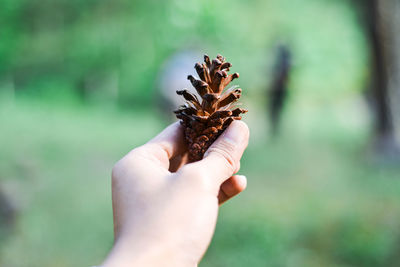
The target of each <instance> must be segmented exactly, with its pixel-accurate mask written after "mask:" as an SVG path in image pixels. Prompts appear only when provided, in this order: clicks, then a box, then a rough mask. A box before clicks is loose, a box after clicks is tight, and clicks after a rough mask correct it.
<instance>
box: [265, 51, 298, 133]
mask: <svg viewBox="0 0 400 267" xmlns="http://www.w3.org/2000/svg"><path fill="white" fill-rule="evenodd" d="M291 61H292V55H291V52H290V50H289V47H288V46H287V45H285V44H280V45H278V47H277V49H276V62H275V66H274V74H273V80H272V84H271V86H270V88H269V90H268V100H269V105H268V107H269V115H270V124H271V129H272V134H273V135H277V134H278V131H279V124H280V121H281V116H282V112H283V108H284V106H285V103H286V102H287V98H288V83H289V78H290V70H291Z"/></svg>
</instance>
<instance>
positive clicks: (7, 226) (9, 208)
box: [0, 188, 16, 245]
mask: <svg viewBox="0 0 400 267" xmlns="http://www.w3.org/2000/svg"><path fill="white" fill-rule="evenodd" d="M15 216H16V214H15V209H14V207H13V205H12V204H11V202H10V201H9V199H8V198H7V196H6V195H5V194H4V193H3V191H2V190H1V188H0V245H2V244H1V243H2V241H4V240H5V237H6V236H7V235H8V234H9V233H10V232H11V230H12V229H13V226H14V224H15Z"/></svg>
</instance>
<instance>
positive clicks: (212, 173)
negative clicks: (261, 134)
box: [191, 121, 249, 185]
mask: <svg viewBox="0 0 400 267" xmlns="http://www.w3.org/2000/svg"><path fill="white" fill-rule="evenodd" d="M248 142H249V127H248V126H247V125H246V123H244V122H242V121H233V122H232V123H231V125H229V127H228V128H227V129H226V130H225V131H224V132H223V133H222V135H221V136H220V137H218V139H217V140H216V141H215V142H214V143H213V144H212V145H211V146H210V148H209V149H208V150H207V151H206V153H205V154H204V157H203V159H202V160H201V161H198V162H195V163H193V164H191V165H192V166H191V167H192V168H193V169H195V170H196V169H197V168H199V170H202V173H205V174H206V176H208V177H209V178H210V179H211V180H212V181H215V182H217V183H218V185H221V184H222V183H223V182H224V181H225V180H226V179H228V178H229V177H231V176H232V175H233V174H235V173H236V172H238V171H239V168H240V158H241V157H242V155H243V152H244V150H245V149H246V147H247V145H248Z"/></svg>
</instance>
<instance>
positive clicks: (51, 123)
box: [0, 102, 400, 267]
mask: <svg viewBox="0 0 400 267" xmlns="http://www.w3.org/2000/svg"><path fill="white" fill-rule="evenodd" d="M254 114H256V113H255V112H253V115H251V114H249V115H248V117H247V120H248V123H249V125H250V128H251V130H252V138H251V142H250V146H249V149H248V150H247V151H246V153H245V155H244V157H243V160H242V169H241V173H243V174H245V175H246V176H247V177H248V188H247V189H246V191H245V192H243V193H242V194H241V195H240V196H238V197H237V198H236V199H234V200H232V201H230V202H229V203H227V204H225V205H224V206H223V207H222V208H221V212H220V218H219V221H218V225H217V229H216V234H215V237H214V239H213V241H212V244H211V246H210V248H209V250H208V252H207V254H206V255H205V258H204V260H203V262H202V263H201V264H200V266H233V267H235V266H311V267H312V266H396V263H397V262H399V261H400V253H399V252H400V204H399V203H400V179H399V178H400V170H399V169H397V168H395V167H386V168H384V167H380V166H377V165H374V164H373V163H372V162H371V161H369V160H368V157H366V156H365V154H366V153H365V147H366V144H367V141H368V135H367V134H366V128H365V127H359V128H356V129H355V130H354V129H353V130H351V131H350V130H348V128H346V127H342V126H343V125H341V124H340V120H328V121H329V123H326V122H325V124H321V123H324V122H323V121H324V120H322V119H321V118H318V117H314V118H312V119H309V120H307V121H305V122H304V123H303V124H304V125H305V126H304V128H307V129H308V128H310V129H311V130H309V131H308V132H307V131H296V130H293V129H291V127H296V123H295V120H294V119H293V118H294V117H293V114H292V113H291V111H290V110H289V111H288V115H287V116H288V122H287V123H286V124H285V125H284V134H283V135H282V136H281V137H279V138H277V139H275V140H271V139H269V138H267V136H266V134H265V130H264V129H263V126H262V125H261V126H260V123H259V120H260V118H255V117H252V116H255V115H254ZM322 115H323V116H327V114H322ZM322 115H321V116H322ZM0 121H1V138H0V147H1V150H0V183H1V185H2V187H3V188H4V190H5V191H6V192H7V193H8V194H9V195H10V198H11V199H12V200H13V201H14V203H15V204H16V205H17V207H18V220H17V225H16V229H15V231H14V232H13V233H12V234H11V235H10V236H8V238H7V239H4V240H3V241H0V242H1V244H0V250H1V251H0V253H1V254H0V266H5V267H20V266H30V267H36V266H37V267H39V266H40V267H43V266H44V267H46V266H61V267H62V266H91V265H93V264H98V263H99V262H100V261H101V260H102V258H103V257H104V256H105V255H106V253H107V251H108V250H109V249H110V247H111V245H112V239H113V237H112V210H111V199H110V198H111V195H110V170H111V168H112V166H113V164H114V162H116V161H117V160H118V159H119V158H120V157H121V156H123V155H124V154H125V153H127V152H128V151H129V150H130V149H131V148H133V147H135V146H137V145H139V144H142V143H143V142H145V141H146V140H148V139H149V138H150V137H151V136H153V135H155V134H156V133H157V132H158V131H159V130H161V129H162V128H163V126H164V125H165V123H163V122H162V121H161V120H160V119H158V118H157V116H156V114H153V113H149V112H146V111H143V112H135V113H124V112H121V111H115V110H113V109H106V110H102V109H100V108H81V107H77V108H76V109H71V108H65V109H64V108H56V107H52V106H48V105H43V104H33V103H19V102H17V103H16V104H14V105H11V104H8V105H4V104H3V105H1V106H0ZM297 123H299V124H301V123H300V122H297ZM299 124H298V125H299ZM289 125H292V126H290V127H289ZM293 125H295V126H293ZM316 125H318V127H317V126H316ZM313 127H314V128H313ZM294 133H296V134H294Z"/></svg>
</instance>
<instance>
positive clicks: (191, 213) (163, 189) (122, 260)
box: [103, 121, 249, 267]
mask: <svg viewBox="0 0 400 267" xmlns="http://www.w3.org/2000/svg"><path fill="white" fill-rule="evenodd" d="M248 139H249V130H248V127H247V126H246V124H245V123H243V122H241V121H234V122H232V124H231V125H230V126H229V127H228V129H226V131H225V132H224V133H223V134H222V135H221V136H220V137H219V138H218V139H217V140H216V141H215V143H214V144H213V145H212V146H211V147H210V148H209V149H208V151H207V152H206V154H205V156H204V158H203V159H202V160H201V161H198V162H195V163H190V164H186V165H184V166H183V167H180V168H179V166H180V165H182V164H183V163H185V162H184V158H185V157H184V156H182V155H184V153H185V149H186V146H185V144H184V137H183V130H182V128H181V127H180V125H179V123H174V124H172V125H171V126H169V127H168V128H166V129H165V130H164V131H163V132H162V133H160V134H159V135H158V136H157V137H155V138H154V139H153V140H151V141H150V142H148V143H147V144H145V145H143V146H141V147H138V148H136V149H134V150H132V151H131V152H129V153H128V154H127V155H126V156H125V157H124V158H122V159H121V160H120V161H119V162H118V163H117V164H116V165H115V166H114V168H113V172H112V195H113V210H114V233H115V244H114V247H113V249H112V251H111V252H110V254H109V256H108V258H107V259H106V260H105V262H104V264H103V266H104V267H106V266H107V267H110V266H113V267H114V266H115V267H117V266H118V267H119V266H174V267H176V266H196V265H197V263H198V262H199V261H200V259H201V257H202V256H203V254H204V253H205V251H206V249H207V247H208V245H209V243H210V241H211V238H212V236H213V233H214V229H215V224H216V220H217V213H218V205H219V204H221V203H223V202H224V201H226V200H228V199H230V198H231V197H233V196H235V195H237V194H238V193H240V192H241V191H243V190H244V189H245V187H246V178H245V177H244V176H240V175H234V174H235V173H237V172H238V170H239V167H240V162H239V161H240V158H241V156H242V154H243V151H244V149H245V148H246V146H247V144H248ZM172 162H173V165H174V166H172ZM172 169H177V171H176V172H170V171H169V170H172Z"/></svg>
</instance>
